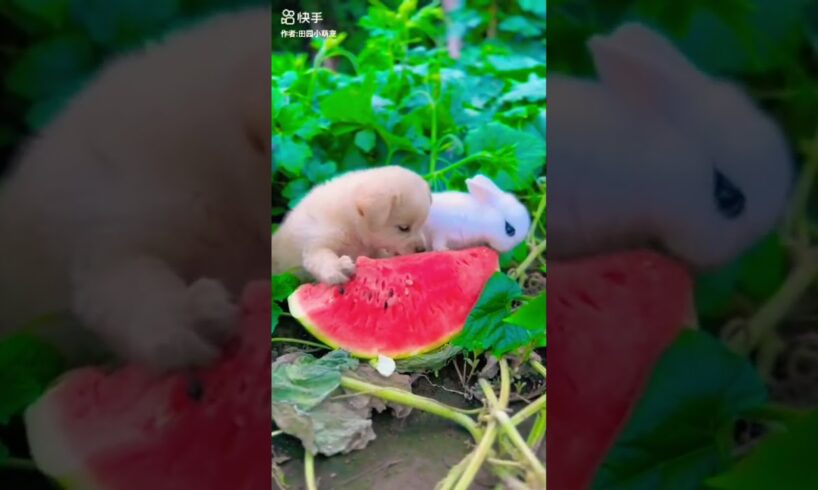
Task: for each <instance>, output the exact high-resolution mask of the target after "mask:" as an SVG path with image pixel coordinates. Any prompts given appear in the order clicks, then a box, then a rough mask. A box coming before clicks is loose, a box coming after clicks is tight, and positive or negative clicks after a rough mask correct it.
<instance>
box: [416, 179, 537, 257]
mask: <svg viewBox="0 0 818 490" xmlns="http://www.w3.org/2000/svg"><path fill="white" fill-rule="evenodd" d="M466 187H467V188H468V190H469V192H468V194H467V193H465V192H451V191H450V192H435V193H433V194H432V207H431V208H430V210H429V217H428V218H427V220H426V224H425V225H424V226H423V235H424V239H425V241H426V247H427V249H428V248H431V249H432V250H435V251H441V250H448V249H455V250H457V249H462V248H468V247H473V246H478V245H486V244H487V245H488V246H490V247H491V248H493V249H495V250H497V251H499V252H505V251H508V250H511V249H512V248H514V247H515V246H516V245H517V244H519V243H520V242H522V241H523V239H524V238H525V236H526V234H527V233H528V228H529V227H530V226H531V217H530V216H529V215H528V210H527V209H526V208H525V206H523V205H522V204H521V203H520V202H519V201H518V200H517V199H516V198H515V197H514V196H513V195H512V194H509V193H507V192H503V190H502V189H500V188H499V187H497V186H496V185H495V184H494V182H492V181H491V179H489V178H488V177H486V176H484V175H476V176H474V177H472V178H470V179H466Z"/></svg>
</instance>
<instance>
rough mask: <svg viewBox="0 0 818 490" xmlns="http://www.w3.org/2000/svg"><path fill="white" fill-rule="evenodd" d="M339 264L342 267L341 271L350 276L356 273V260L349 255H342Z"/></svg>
mask: <svg viewBox="0 0 818 490" xmlns="http://www.w3.org/2000/svg"><path fill="white" fill-rule="evenodd" d="M338 265H339V267H340V268H341V272H343V273H344V274H346V275H347V276H348V277H352V276H353V275H354V274H355V261H354V260H352V258H351V257H350V256H349V255H342V256H341V257H340V258H338Z"/></svg>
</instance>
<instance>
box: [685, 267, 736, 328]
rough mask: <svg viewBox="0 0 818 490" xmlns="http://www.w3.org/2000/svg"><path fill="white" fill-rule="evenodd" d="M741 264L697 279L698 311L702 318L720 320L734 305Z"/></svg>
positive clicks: (696, 301)
mask: <svg viewBox="0 0 818 490" xmlns="http://www.w3.org/2000/svg"><path fill="white" fill-rule="evenodd" d="M738 274H739V263H738V262H732V263H730V264H728V265H726V266H724V267H721V268H719V269H716V270H713V271H710V272H705V273H702V274H700V275H698V276H697V277H696V279H695V287H694V299H695V303H696V311H697V312H698V314H699V315H700V316H701V317H702V318H720V317H722V316H724V315H725V314H726V313H727V312H728V311H729V309H730V307H731V306H732V304H733V299H734V297H735V289H736V283H737V281H738Z"/></svg>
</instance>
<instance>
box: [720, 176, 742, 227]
mask: <svg viewBox="0 0 818 490" xmlns="http://www.w3.org/2000/svg"><path fill="white" fill-rule="evenodd" d="M714 175H715V179H714V181H713V197H714V198H715V199H716V206H717V207H718V209H719V212H720V213H721V214H722V215H723V216H724V217H726V218H728V219H733V218H737V217H738V216H739V215H741V213H743V212H744V205H745V197H744V193H743V192H741V189H739V188H738V187H737V186H736V185H735V184H733V183H732V182H731V181H730V179H728V178H727V177H726V176H725V175H724V174H723V173H721V172H719V171H718V170H716V171H715V174H714Z"/></svg>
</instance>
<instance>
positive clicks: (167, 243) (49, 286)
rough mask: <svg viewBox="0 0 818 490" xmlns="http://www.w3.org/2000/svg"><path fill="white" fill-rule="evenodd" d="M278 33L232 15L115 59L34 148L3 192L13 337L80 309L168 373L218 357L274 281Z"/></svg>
mask: <svg viewBox="0 0 818 490" xmlns="http://www.w3.org/2000/svg"><path fill="white" fill-rule="evenodd" d="M270 25H271V14H270V11H269V10H267V9H260V10H250V11H243V12H237V13H230V14H224V15H220V16H216V17H213V18H211V19H208V20H206V21H204V22H201V23H200V24H199V25H196V26H194V27H192V28H189V29H187V30H184V31H181V32H178V33H175V34H172V35H171V36H169V37H167V38H165V39H164V40H162V41H160V42H158V43H156V44H153V45H151V46H149V47H146V48H145V49H140V50H138V51H136V52H133V53H130V54H127V55H124V56H122V57H120V58H118V59H115V60H113V61H112V62H110V63H109V64H107V65H106V66H103V68H102V69H101V70H100V71H99V72H98V74H97V75H96V76H95V77H94V79H92V80H91V81H90V82H89V83H88V84H87V85H86V87H85V88H84V90H82V91H81V92H80V93H78V94H77V95H76V96H74V97H73V98H72V99H71V100H70V101H69V102H68V104H67V106H66V107H65V109H64V110H63V111H62V113H61V114H59V115H58V116H57V117H56V118H55V119H54V120H53V122H52V123H51V124H50V125H49V126H48V127H46V128H45V130H44V131H43V133H42V134H41V135H39V137H38V138H36V139H35V140H33V141H32V142H31V143H30V144H29V145H28V147H27V148H26V149H25V150H24V151H23V152H22V154H21V156H20V158H19V160H18V161H17V162H16V163H17V165H16V168H15V170H14V172H13V173H12V174H11V175H10V176H9V177H8V178H7V179H6V182H5V186H4V187H2V188H0V257H2V260H0V335H2V334H3V333H4V332H5V333H8V332H9V331H10V330H14V329H17V328H19V327H22V326H25V325H27V324H29V323H30V322H31V321H32V320H33V319H36V318H38V317H40V316H42V315H44V314H47V313H51V312H54V311H66V310H67V311H70V312H72V313H73V316H75V317H77V319H78V322H79V324H81V325H83V326H84V328H85V329H87V330H90V332H92V333H93V334H94V336H93V337H94V338H96V339H101V340H102V341H103V345H105V346H106V347H107V348H108V349H109V350H112V351H113V353H114V354H118V357H120V358H124V359H126V360H130V361H136V362H140V363H142V364H144V365H147V366H149V367H153V368H156V369H158V370H167V369H173V368H179V367H187V366H194V365H202V364H208V363H210V362H211V361H213V360H215V359H216V358H217V357H218V356H219V354H220V346H219V344H220V343H221V342H222V341H224V340H225V339H227V338H228V337H229V336H230V335H231V334H232V328H233V326H234V323H235V322H234V316H235V315H236V313H237V310H236V307H235V306H234V304H233V302H232V300H231V297H234V296H236V295H237V294H238V293H239V292H240V290H241V289H242V288H243V286H244V285H245V284H246V283H247V282H248V281H250V280H252V279H255V278H264V277H267V271H268V270H269V265H268V264H269V262H268V261H269V256H268V255H267V240H268V239H269V221H268V220H269V218H268V213H269V206H270V204H269V203H270V187H269V172H270V171H269V169H270V158H271V155H270V147H269V134H270V121H269V116H268V115H267V114H268V111H269V104H270V101H269V93H270V92H269V86H268V84H269V82H268V80H269V62H270V58H269V56H270V54H269V43H270V37H269V36H270ZM54 335H55V337H56V338H58V339H59V340H61V341H64V340H71V339H75V338H79V337H81V336H82V335H79V333H78V334H76V335H75V334H74V333H72V332H70V331H69V332H64V331H60V332H59V333H55V334H54ZM60 347H63V348H64V350H68V351H70V352H69V354H70V353H71V352H74V351H76V350H80V351H81V350H82V348H83V347H82V346H69V345H61V346H60Z"/></svg>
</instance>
